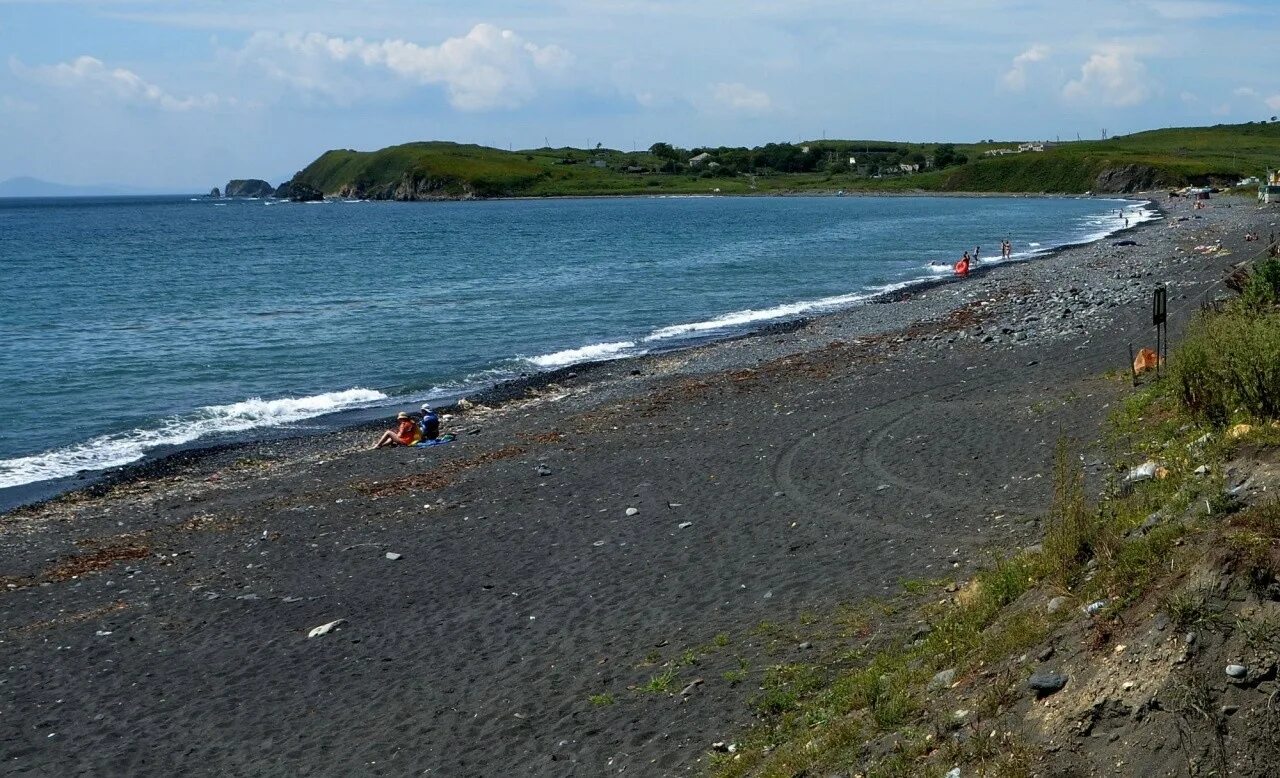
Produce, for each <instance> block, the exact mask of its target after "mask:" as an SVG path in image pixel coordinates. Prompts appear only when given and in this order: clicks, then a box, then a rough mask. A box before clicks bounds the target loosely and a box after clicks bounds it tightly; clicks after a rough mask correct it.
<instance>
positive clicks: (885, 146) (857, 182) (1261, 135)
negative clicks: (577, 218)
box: [226, 122, 1280, 201]
mask: <svg viewBox="0 0 1280 778" xmlns="http://www.w3.org/2000/svg"><path fill="white" fill-rule="evenodd" d="M1278 164H1280V123H1268V122H1257V123H1249V124H1235V125H1216V126H1213V127H1189V128H1171V129H1161V130H1151V131H1147V132H1139V133H1135V134H1132V135H1125V136H1116V137H1113V138H1109V139H1106V140H1096V141H1070V142H1056V141H1038V142H1021V143H1020V142H1007V143H1002V142H997V141H995V140H994V139H992V140H987V141H984V142H981V143H969V144H951V143H899V142H892V141H860V140H815V141H809V142H804V143H770V144H767V145H764V146H758V147H755V148H746V147H728V146H718V147H697V148H691V149H682V148H678V147H676V146H672V145H671V144H668V143H655V144H653V145H652V146H650V147H649V148H648V149H646V150H644V151H631V152H625V151H619V150H617V149H608V148H603V147H600V146H597V147H596V148H594V149H578V148H569V147H565V148H539V149H528V150H523V151H505V150H502V149H495V148H489V147H485V146H477V145H466V144H458V143H449V142H441V141H433V142H421V143H407V144H404V145H400V146H390V147H388V148H384V149H380V150H378V151H354V150H351V149H339V150H332V151H326V152H325V153H324V154H321V155H320V157H319V158H317V159H316V160H315V161H314V162H312V163H311V164H310V165H307V167H305V168H304V169H302V170H301V171H299V172H298V173H297V174H296V175H294V177H293V178H292V179H290V180H289V181H286V182H284V183H282V184H281V185H280V187H279V188H277V189H276V191H275V196H276V197H280V198H288V199H294V200H318V199H322V198H325V197H341V198H355V199H368V200H405V201H409V200H467V199H479V198H502V197H554V196H605V195H636V194H708V193H711V194H714V193H720V194H751V193H788V192H807V191H829V192H830V191H840V190H844V191H886V192H895V191H897V192H908V191H920V192H987V193H996V192H1009V193H1041V192H1046V193H1074V194H1081V193H1085V192H1098V193H1128V192H1137V191H1143V190H1149V189H1155V188H1167V187H1179V186H1186V185H1190V184H1196V185H1204V184H1207V185H1216V186H1231V185H1235V184H1236V183H1237V182H1239V181H1240V180H1241V179H1242V178H1247V177H1250V176H1256V175H1259V174H1261V173H1262V172H1263V171H1264V170H1265V169H1267V168H1268V167H1271V166H1276V165H1278ZM235 183H237V182H236V181H232V182H229V183H228V185H227V190H228V191H227V192H226V194H228V195H229V194H230V191H231V187H232V184H235ZM253 183H256V184H260V185H261V186H262V187H265V188H269V185H267V184H266V182H265V181H257V182H253ZM262 191H265V189H262ZM256 196H266V195H256Z"/></svg>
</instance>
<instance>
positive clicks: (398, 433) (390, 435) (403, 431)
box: [374, 413, 422, 448]
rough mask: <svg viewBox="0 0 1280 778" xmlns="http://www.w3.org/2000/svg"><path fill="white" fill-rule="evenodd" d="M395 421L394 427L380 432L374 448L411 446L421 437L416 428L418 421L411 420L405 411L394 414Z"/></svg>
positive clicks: (420, 432)
mask: <svg viewBox="0 0 1280 778" xmlns="http://www.w3.org/2000/svg"><path fill="white" fill-rule="evenodd" d="M396 421H397V422H399V423H398V424H397V425H396V428H395V429H394V430H387V431H386V432H384V433H382V437H381V438H378V443H377V445H375V446H374V448H384V447H386V446H412V445H413V444H414V443H417V442H418V441H419V440H420V439H421V436H422V431H421V430H420V429H419V428H418V423H417V422H416V421H414V420H413V417H412V416H410V415H409V414H407V413H401V414H400V415H399V416H396Z"/></svg>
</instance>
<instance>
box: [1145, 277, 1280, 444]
mask: <svg viewBox="0 0 1280 778" xmlns="http://www.w3.org/2000/svg"><path fill="white" fill-rule="evenodd" d="M1273 265H1274V267H1273ZM1263 267H1265V268H1266V270H1264V271H1262V273H1256V274H1255V275H1254V276H1253V278H1252V279H1251V280H1250V283H1249V284H1248V285H1246V287H1245V294H1244V295H1242V297H1241V299H1240V300H1239V301H1238V302H1237V303H1235V304H1233V305H1232V306H1231V307H1229V308H1228V309H1227V310H1226V311H1224V312H1222V313H1214V312H1204V313H1201V314H1199V315H1198V316H1197V317H1196V318H1195V319H1194V320H1193V321H1192V323H1191V325H1190V327H1189V328H1188V330H1187V334H1186V337H1185V338H1184V340H1183V342H1182V345H1181V346H1179V348H1178V349H1177V350H1176V351H1175V352H1174V355H1173V359H1172V360H1171V364H1170V368H1171V369H1170V375H1171V377H1172V379H1173V382H1174V386H1175V387H1176V389H1177V392H1178V396H1179V398H1180V399H1181V401H1182V404H1183V405H1184V406H1185V407H1186V408H1187V409H1188V410H1190V411H1191V412H1193V413H1195V414H1197V415H1199V416H1202V417H1203V418H1205V419H1207V420H1209V421H1210V422H1212V423H1214V424H1219V425H1221V424H1225V423H1226V422H1227V421H1229V420H1230V419H1231V417H1232V416H1233V415H1235V414H1236V413H1237V412H1241V413H1244V414H1247V415H1249V416H1253V417H1255V418H1261V419H1274V418H1277V417H1280V311H1277V310H1276V308H1275V307H1274V306H1273V305H1269V304H1267V299H1268V295H1272V296H1274V295H1275V294H1276V290H1277V289H1280V283H1274V284H1273V281H1272V280H1271V279H1272V278H1273V277H1274V278H1276V279H1280V263H1274V262H1272V261H1268V262H1267V263H1263ZM1272 274H1274V276H1273V275H1272Z"/></svg>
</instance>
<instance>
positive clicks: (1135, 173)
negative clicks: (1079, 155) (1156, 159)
mask: <svg viewBox="0 0 1280 778" xmlns="http://www.w3.org/2000/svg"><path fill="white" fill-rule="evenodd" d="M1164 183H1167V182H1166V181H1164V176H1162V175H1161V171H1159V170H1156V169H1155V168H1153V167H1150V166H1148V165H1125V166H1123V167H1110V168H1107V169H1106V170H1104V171H1102V172H1101V173H1099V174H1098V177H1097V179H1096V180H1095V181H1094V183H1093V191H1095V192H1117V193H1122V194H1123V193H1128V192H1142V191H1146V190H1148V189H1153V188H1155V187H1156V186H1158V185H1162V184H1164Z"/></svg>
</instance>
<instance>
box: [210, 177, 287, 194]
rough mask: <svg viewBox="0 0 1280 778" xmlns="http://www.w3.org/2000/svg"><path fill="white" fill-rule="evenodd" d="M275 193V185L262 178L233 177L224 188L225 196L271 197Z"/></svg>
mask: <svg viewBox="0 0 1280 778" xmlns="http://www.w3.org/2000/svg"><path fill="white" fill-rule="evenodd" d="M215 191H216V190H215ZM275 193H276V189H275V187H273V186H272V185H271V184H268V183H267V182H266V181H263V180H262V179H261V178H233V179H231V180H230V181H228V182H227V185H226V186H224V187H223V188H222V196H223V197H271V196H273V195H274V194H275Z"/></svg>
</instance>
